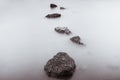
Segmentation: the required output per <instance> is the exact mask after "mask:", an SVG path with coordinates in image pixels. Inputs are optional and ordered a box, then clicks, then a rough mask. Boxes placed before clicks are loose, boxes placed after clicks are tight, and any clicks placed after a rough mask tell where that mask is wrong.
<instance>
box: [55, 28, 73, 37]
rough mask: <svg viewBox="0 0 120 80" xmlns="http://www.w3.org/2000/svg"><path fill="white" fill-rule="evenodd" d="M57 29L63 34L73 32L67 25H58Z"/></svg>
mask: <svg viewBox="0 0 120 80" xmlns="http://www.w3.org/2000/svg"><path fill="white" fill-rule="evenodd" d="M55 31H56V32H58V33H62V34H67V35H69V34H71V31H70V30H69V29H68V28H67V27H56V28H55Z"/></svg>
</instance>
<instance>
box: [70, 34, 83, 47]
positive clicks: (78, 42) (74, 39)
mask: <svg viewBox="0 0 120 80" xmlns="http://www.w3.org/2000/svg"><path fill="white" fill-rule="evenodd" d="M70 40H71V41H72V42H74V43H77V44H80V45H84V44H83V43H82V42H81V39H80V37H79V36H73V37H72V38H70Z"/></svg>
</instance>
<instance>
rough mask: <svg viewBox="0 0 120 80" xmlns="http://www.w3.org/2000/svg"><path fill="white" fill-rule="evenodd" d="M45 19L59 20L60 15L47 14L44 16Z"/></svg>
mask: <svg viewBox="0 0 120 80" xmlns="http://www.w3.org/2000/svg"><path fill="white" fill-rule="evenodd" d="M46 17H47V18H59V17H61V14H59V13H53V14H48V15H46Z"/></svg>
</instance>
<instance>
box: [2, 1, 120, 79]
mask: <svg viewBox="0 0 120 80" xmlns="http://www.w3.org/2000/svg"><path fill="white" fill-rule="evenodd" d="M50 3H56V4H57V5H58V8H56V9H52V10H51V9H50V8H49V4H50ZM61 6H63V7H65V8H66V9H65V10H60V9H59V7H61ZM56 12H58V13H61V14H62V16H61V18H58V19H46V18H45V16H46V15H47V14H49V13H56ZM57 26H61V27H68V28H69V29H70V30H71V31H72V35H69V36H67V35H62V34H58V33H56V32H55V31H54V28H55V27H57ZM76 35H79V36H80V37H81V39H82V42H83V43H85V45H86V46H79V45H76V44H74V43H72V42H71V41H70V40H69V38H71V37H72V36H76ZM60 51H62V52H67V53H68V54H69V55H70V56H71V57H72V58H73V59H74V60H75V62H76V65H77V68H76V71H75V73H74V75H73V77H72V78H71V79H70V80H120V1H117V0H115V1H114V0H111V1H109V0H106V1H103V0H101V1H100V0H0V80H57V79H53V78H49V77H47V75H46V74H45V72H44V65H45V64H46V62H47V61H48V60H49V59H50V58H52V57H53V56H54V55H55V54H57V52H60Z"/></svg>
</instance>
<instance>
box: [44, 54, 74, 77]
mask: <svg viewBox="0 0 120 80" xmlns="http://www.w3.org/2000/svg"><path fill="white" fill-rule="evenodd" d="M75 68H76V64H75V61H74V60H73V59H72V58H71V57H70V56H69V55H68V54H67V53H65V52H58V53H57V54H56V55H55V56H54V57H53V58H52V59H50V60H49V61H48V62H47V64H46V65H45V66H44V70H45V72H46V73H47V75H48V76H49V77H54V78H70V77H71V76H72V75H73V73H74V71H75Z"/></svg>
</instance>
